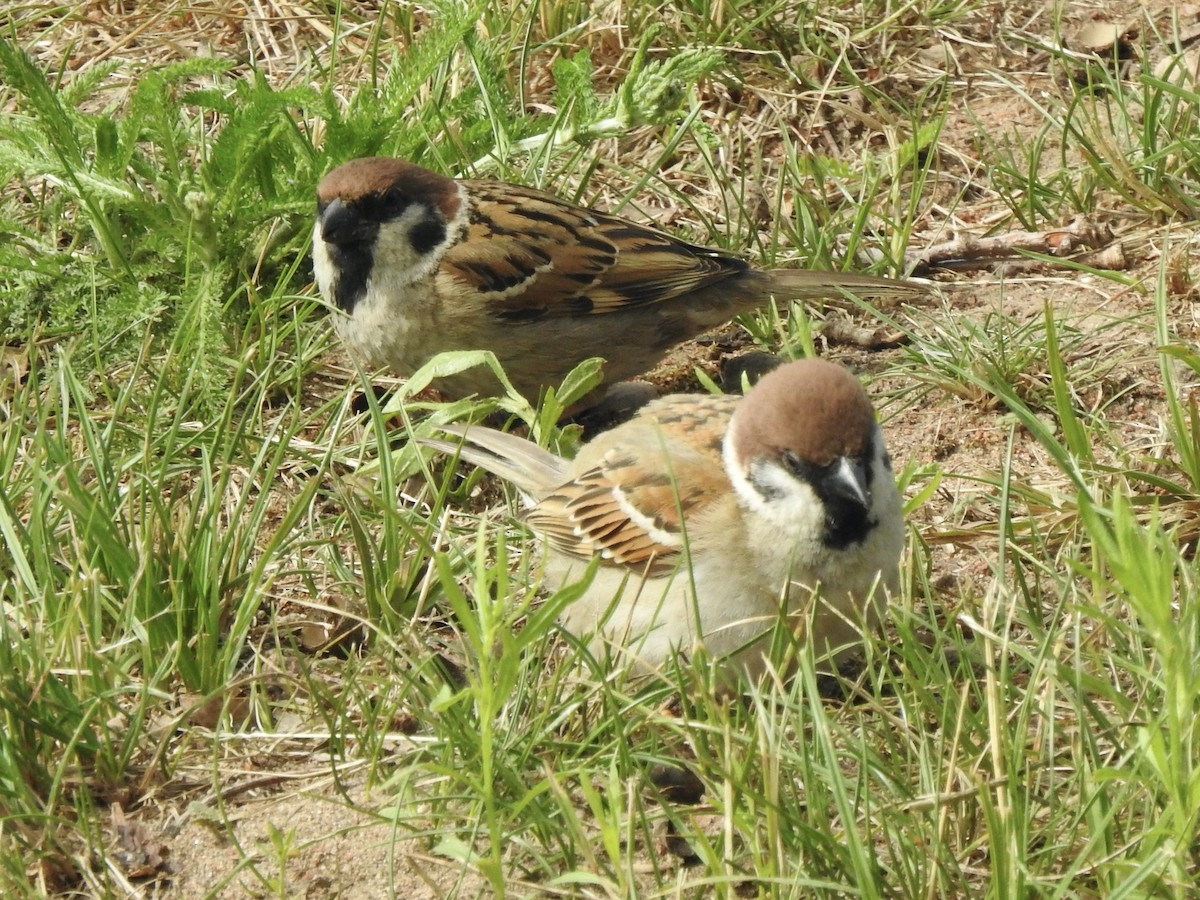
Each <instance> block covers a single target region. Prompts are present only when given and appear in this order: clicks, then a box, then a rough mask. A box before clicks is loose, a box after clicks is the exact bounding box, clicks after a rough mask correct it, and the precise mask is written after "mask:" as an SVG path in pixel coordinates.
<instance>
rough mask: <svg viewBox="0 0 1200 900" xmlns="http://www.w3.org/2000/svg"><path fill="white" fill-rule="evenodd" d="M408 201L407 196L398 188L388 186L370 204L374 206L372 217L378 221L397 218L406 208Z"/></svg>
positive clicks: (388, 220)
mask: <svg viewBox="0 0 1200 900" xmlns="http://www.w3.org/2000/svg"><path fill="white" fill-rule="evenodd" d="M410 202H411V201H410V200H409V198H408V196H407V195H406V194H405V193H404V192H403V191H401V190H400V189H399V188H389V189H388V190H386V191H384V192H383V193H382V194H379V195H377V197H376V198H375V201H374V203H372V204H371V205H372V206H373V207H374V209H373V210H372V212H373V213H374V215H373V218H375V219H377V220H378V221H380V222H390V221H391V220H392V219H398V218H400V216H401V214H402V213H403V212H404V210H406V209H408V206H409V203H410Z"/></svg>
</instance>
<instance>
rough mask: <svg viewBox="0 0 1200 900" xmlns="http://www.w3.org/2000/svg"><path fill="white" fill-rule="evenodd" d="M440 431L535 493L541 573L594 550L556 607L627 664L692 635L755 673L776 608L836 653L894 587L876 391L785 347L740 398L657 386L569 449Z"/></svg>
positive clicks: (888, 485) (895, 560)
mask: <svg viewBox="0 0 1200 900" xmlns="http://www.w3.org/2000/svg"><path fill="white" fill-rule="evenodd" d="M446 430H447V431H448V432H450V433H452V434H454V435H457V436H458V438H459V439H460V440H461V446H460V445H459V444H456V443H453V442H450V441H438V440H428V441H424V443H427V444H429V445H431V446H434V447H436V448H437V449H439V450H442V451H445V452H450V453H454V452H458V453H460V454H461V456H462V458H463V459H466V460H468V461H470V462H471V463H474V464H476V465H478V466H481V467H482V468H484V469H487V470H489V471H491V472H493V473H495V474H497V475H499V476H501V477H503V478H505V479H507V480H508V481H511V482H512V483H513V484H515V485H516V486H517V487H518V488H520V490H521V491H522V492H523V493H524V494H526V495H527V496H528V498H529V499H530V501H531V502H532V503H533V507H532V509H531V510H530V511H529V512H528V514H527V517H526V521H527V522H528V524H529V527H530V528H531V529H532V530H533V531H534V532H535V533H536V534H538V535H539V536H540V538H541V539H542V542H543V543H544V545H545V551H546V565H545V582H546V584H547V585H548V586H549V587H552V588H556V587H559V586H561V585H563V584H566V583H569V582H572V581H577V580H579V579H580V577H581V576H582V575H583V574H584V572H585V570H586V569H587V567H588V564H589V563H590V562H591V561H592V559H593V558H594V557H595V556H600V557H601V563H600V564H599V566H598V569H597V571H596V573H595V577H594V579H593V580H592V582H591V583H590V585H589V586H588V588H587V589H586V593H585V594H584V596H583V597H582V598H580V599H579V600H577V601H575V602H574V603H573V604H571V605H570V606H568V607H567V609H566V611H565V612H564V613H563V614H562V617H561V622H562V624H563V626H564V627H565V628H566V629H567V630H568V631H570V632H572V633H573V634H575V635H578V636H582V637H590V638H593V639H594V640H595V641H596V642H597V643H595V644H593V649H594V650H596V651H597V652H602V651H603V650H604V646H603V645H604V643H607V644H609V645H610V647H611V649H612V651H613V653H614V654H615V655H616V656H617V657H618V658H623V659H624V661H625V662H628V663H632V664H633V665H634V666H635V667H636V668H638V669H641V670H650V669H654V668H656V667H658V666H659V665H661V664H662V663H663V662H664V661H666V660H668V659H669V658H671V657H672V656H673V655H674V654H680V655H682V656H683V657H686V656H687V655H688V654H689V653H691V652H692V650H693V648H694V647H695V646H696V645H697V644H699V643H703V645H704V646H705V647H706V648H707V650H708V652H709V654H710V655H711V656H712V657H714V658H718V659H720V660H722V666H723V667H724V666H727V668H722V669H721V671H722V672H724V673H730V672H739V671H741V672H744V673H745V674H747V675H748V676H750V677H751V678H754V677H757V676H758V675H759V674H760V673H761V672H762V671H763V669H764V667H765V662H764V659H765V657H764V651H765V650H766V649H767V646H766V644H767V640H768V637H767V632H769V631H770V629H771V628H772V626H773V625H774V624H775V623H776V622H777V621H778V620H779V618H780V616H781V614H782V615H784V616H786V617H788V620H789V624H790V625H792V626H793V627H794V629H795V631H796V633H797V634H798V635H800V636H802V637H804V638H805V639H808V640H812V641H814V642H815V644H814V651H817V652H818V655H822V654H824V653H825V652H827V651H837V650H839V649H842V650H843V651H844V650H845V649H846V648H847V647H848V646H850V645H853V643H854V642H855V641H856V639H857V640H861V634H862V631H863V630H864V629H867V628H870V627H872V626H873V625H875V624H876V623H877V622H878V620H879V616H880V613H881V611H882V609H883V607H884V605H885V603H886V600H887V594H888V593H889V592H894V591H895V590H896V589H897V587H898V584H899V561H900V554H901V551H902V549H903V546H904V521H903V514H902V504H901V500H900V494H899V492H898V491H897V489H896V482H895V479H894V477H893V475H892V468H891V463H890V460H889V458H888V454H887V450H886V449H885V448H884V444H883V435H882V433H881V432H880V429H879V426H878V424H877V423H876V420H875V413H874V410H873V409H872V406H871V401H870V400H869V399H868V397H867V393H866V391H865V390H864V389H863V387H862V385H861V384H860V383H859V381H858V380H857V379H856V378H855V377H854V376H853V375H852V374H850V372H849V371H848V370H847V369H845V368H843V367H842V366H840V365H837V364H834V363H830V362H825V361H821V360H804V361H800V362H791V363H787V364H785V365H783V366H781V367H780V368H778V369H776V370H775V371H773V372H771V373H770V374H768V375H766V376H765V377H764V378H763V379H762V380H761V381H760V382H759V383H758V384H757V385H755V386H754V387H753V388H752V389H751V390H750V392H749V393H748V394H747V395H746V396H745V398H737V397H731V396H713V395H689V394H679V395H673V396H668V397H663V398H660V399H658V400H655V401H653V402H651V403H650V404H649V405H648V406H646V407H644V408H643V409H642V410H641V411H640V412H639V413H638V414H637V416H635V417H634V418H633V419H631V420H630V421H628V422H625V423H624V424H622V425H619V426H618V427H616V428H614V429H613V430H611V431H608V432H605V433H603V434H601V435H600V436H598V437H597V438H596V439H595V440H594V441H592V442H590V443H587V444H585V445H583V447H582V449H581V450H580V452H579V454H578V456H576V458H575V459H574V460H571V461H567V460H565V459H562V458H561V457H559V456H556V455H554V454H552V453H550V452H548V451H546V450H543V449H541V448H540V447H538V446H537V445H535V444H533V443H530V442H529V441H526V440H524V439H522V438H518V437H514V436H512V435H508V434H504V433H502V432H499V431H494V430H492V429H489V428H482V427H465V428H464V427H459V426H449V427H446ZM806 626H811V631H805V630H804V629H805V627H806Z"/></svg>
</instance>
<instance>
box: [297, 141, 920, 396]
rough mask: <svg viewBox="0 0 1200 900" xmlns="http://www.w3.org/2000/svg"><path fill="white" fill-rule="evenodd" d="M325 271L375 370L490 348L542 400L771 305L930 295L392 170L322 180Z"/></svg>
mask: <svg viewBox="0 0 1200 900" xmlns="http://www.w3.org/2000/svg"><path fill="white" fill-rule="evenodd" d="M313 270H314V272H315V274H316V279H317V285H318V287H319V288H320V291H321V294H322V296H323V297H324V298H325V299H326V301H327V302H329V303H330V304H332V305H333V306H335V307H336V312H335V313H334V327H335V329H336V330H337V332H338V334H339V335H341V337H342V339H343V340H344V341H345V342H346V344H347V345H348V346H349V347H350V349H351V350H352V351H353V352H354V353H356V354H357V355H358V356H359V357H360V358H361V359H362V360H363V361H364V362H365V363H366V364H367V365H370V366H386V367H388V368H391V369H393V370H395V371H397V372H399V373H401V374H412V372H413V371H414V370H415V369H417V368H418V367H420V366H421V365H422V364H423V363H425V362H427V361H428V360H429V359H430V358H431V357H432V356H434V355H435V354H437V353H439V352H441V351H444V350H491V351H493V352H494V353H495V354H496V356H497V358H498V359H499V361H500V363H501V365H502V366H503V368H504V371H505V373H506V374H507V375H508V377H509V378H510V379H511V381H512V383H513V385H514V386H515V387H516V389H517V390H518V391H519V392H520V393H521V394H522V395H523V396H525V397H526V398H528V399H529V400H530V401H531V402H536V400H537V399H538V395H539V393H540V391H541V389H542V388H543V387H545V386H557V385H558V384H559V383H560V382H561V381H562V379H563V377H564V376H566V374H567V373H568V372H570V371H571V370H572V369H573V368H574V367H575V366H576V365H578V364H579V363H580V362H582V361H583V360H585V359H588V358H589V357H594V356H598V357H603V358H604V359H605V360H606V365H605V370H604V378H605V381H607V382H610V383H611V382H615V381H620V380H623V379H627V378H630V377H631V376H634V375H640V374H642V373H643V372H646V371H648V370H649V369H651V368H652V367H653V366H654V365H655V364H656V363H657V362H658V361H659V360H661V359H662V357H663V356H664V355H665V354H666V352H667V351H668V350H669V349H670V348H671V347H673V346H675V345H676V344H679V343H680V342H682V341H684V340H686V339H687V338H690V337H693V336H695V335H696V334H699V333H700V332H701V331H704V330H705V329H707V328H712V327H714V326H716V325H719V324H721V323H722V322H725V321H728V320H729V319H730V318H732V317H733V316H734V315H736V314H738V313H740V312H745V311H747V310H750V309H753V308H755V307H758V306H761V305H763V304H764V303H765V302H766V300H767V298H768V297H769V296H770V295H776V296H778V297H779V298H780V299H786V300H791V299H811V298H817V297H836V296H840V294H841V291H842V290H847V291H852V292H854V293H856V294H859V295H860V296H865V297H901V296H915V295H918V294H921V293H923V292H924V291H925V288H923V287H922V286H921V285H918V284H915V283H912V282H906V281H895V280H890V279H884V278H876V277H873V276H869V275H854V274H848V273H842V272H814V271H805V270H799V269H776V270H772V271H760V270H757V269H754V268H752V267H751V266H750V265H749V264H748V263H747V262H745V261H744V260H742V259H740V258H738V257H737V256H734V255H732V254H729V253H726V252H724V251H722V250H714V249H711V248H708V247H699V246H696V245H694V244H688V243H685V242H684V241H681V240H679V239H677V238H674V237H671V236H670V235H667V234H664V233H663V232H661V231H657V230H655V229H653V228H648V227H646V226H645V225H638V224H636V223H634V222H630V221H628V220H626V219H622V218H619V217H618V216H613V215H609V214H607V213H602V212H597V211H596V210H593V209H585V208H584V207H580V206H576V205H575V204H572V203H568V202H566V201H565V200H560V199H559V198H558V197H555V196H554V195H552V194H548V193H544V192H542V191H537V190H533V189H531V188H526V187H520V186H518V185H514V184H505V183H502V182H498V181H485V180H461V181H456V180H455V179H453V178H447V177H445V176H443V175H438V174H436V173H434V172H430V171H428V170H427V169H423V168H421V167H420V166H416V165H413V164H412V163H408V162H404V161H403V160H399V159H389V158H385V157H372V158H366V159H355V160H351V161H350V162H347V163H345V164H343V165H340V166H338V167H337V168H336V169H334V170H333V171H331V172H330V173H329V174H328V175H326V176H325V178H324V179H323V180H322V181H321V183H320V185H319V186H318V188H317V223H316V228H315V230H314V232H313ZM436 384H437V386H438V387H439V388H441V390H442V391H443V392H444V393H446V394H447V395H449V396H456V397H457V396H465V395H467V394H472V393H479V394H495V393H496V392H497V391H498V390H499V383H498V382H497V381H496V379H495V377H494V376H493V375H492V373H491V372H490V370H487V369H485V368H478V369H473V370H469V371H467V372H465V373H462V374H459V375H455V376H453V377H448V378H444V379H442V380H440V381H438V382H436Z"/></svg>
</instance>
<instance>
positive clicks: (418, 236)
mask: <svg viewBox="0 0 1200 900" xmlns="http://www.w3.org/2000/svg"><path fill="white" fill-rule="evenodd" d="M444 240H446V226H445V225H444V224H443V223H441V222H439V221H438V220H437V219H434V218H432V217H430V218H426V219H422V220H421V221H420V222H418V223H417V224H416V226H415V227H414V228H413V230H412V231H411V232H410V233H409V235H408V241H409V243H410V244H412V248H413V249H414V250H416V251H417V252H418V253H428V252H429V251H431V250H432V249H433V248H434V247H436V246H438V245H439V244H441V243H442V242H443V241H444Z"/></svg>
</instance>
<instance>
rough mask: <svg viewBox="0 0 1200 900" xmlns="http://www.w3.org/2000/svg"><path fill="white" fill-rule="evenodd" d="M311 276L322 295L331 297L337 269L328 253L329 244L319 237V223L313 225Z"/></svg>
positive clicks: (335, 284)
mask: <svg viewBox="0 0 1200 900" xmlns="http://www.w3.org/2000/svg"><path fill="white" fill-rule="evenodd" d="M312 260H313V276H314V277H315V278H316V279H317V288H318V289H319V290H320V291H321V296H323V297H333V296H334V289H335V288H336V287H337V283H338V270H337V269H336V268H335V267H334V265H333V258H332V257H331V256H330V254H329V245H328V244H327V243H325V240H324V238H322V237H321V223H320V222H319V221H318V222H317V224H316V225H315V226H314V227H313V242H312Z"/></svg>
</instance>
